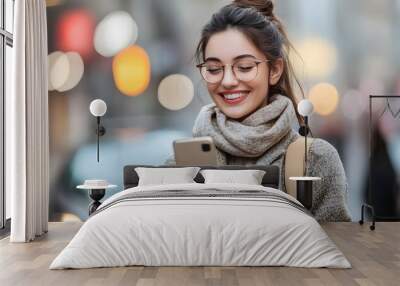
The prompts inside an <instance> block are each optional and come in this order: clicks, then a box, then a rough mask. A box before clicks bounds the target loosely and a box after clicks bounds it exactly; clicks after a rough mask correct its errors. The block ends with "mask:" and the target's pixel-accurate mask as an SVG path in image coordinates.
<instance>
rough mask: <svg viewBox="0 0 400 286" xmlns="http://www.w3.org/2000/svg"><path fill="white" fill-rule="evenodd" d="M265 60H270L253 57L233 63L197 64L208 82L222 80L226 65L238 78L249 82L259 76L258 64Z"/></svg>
mask: <svg viewBox="0 0 400 286" xmlns="http://www.w3.org/2000/svg"><path fill="white" fill-rule="evenodd" d="M263 62H269V60H252V59H241V60H238V61H236V62H234V63H233V64H225V65H223V64H221V63H218V62H205V63H202V64H199V65H197V66H196V67H198V68H199V70H200V74H201V76H202V77H203V78H204V80H205V81H206V82H208V83H213V84H215V83H219V82H221V81H222V79H223V78H224V75H225V67H226V66H230V67H231V70H232V73H233V74H234V76H235V77H236V79H237V80H239V81H243V82H248V81H252V80H253V79H255V78H256V77H257V74H258V65H259V64H261V63H263Z"/></svg>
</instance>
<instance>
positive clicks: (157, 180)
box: [135, 167, 200, 186]
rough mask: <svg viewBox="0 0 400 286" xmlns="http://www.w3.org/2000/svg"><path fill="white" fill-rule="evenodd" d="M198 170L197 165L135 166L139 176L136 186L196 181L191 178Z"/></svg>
mask: <svg viewBox="0 0 400 286" xmlns="http://www.w3.org/2000/svg"><path fill="white" fill-rule="evenodd" d="M199 170H200V168H199V167H184V168H146V167H137V168H135V171H136V173H137V174H138V176H139V183H138V186H149V185H166V184H187V183H196V182H195V181H194V180H193V179H194V178H195V177H196V175H197V173H198V172H199Z"/></svg>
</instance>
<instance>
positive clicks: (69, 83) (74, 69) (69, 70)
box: [48, 51, 84, 92]
mask: <svg viewBox="0 0 400 286" xmlns="http://www.w3.org/2000/svg"><path fill="white" fill-rule="evenodd" d="M48 63H49V70H48V72H49V76H48V79H49V80H48V81H49V90H50V91H51V90H57V91H60V92H63V91H67V90H70V89H72V88H74V87H75V86H76V85H77V84H78V83H79V81H80V80H81V79H82V76H83V72H84V64H83V60H82V58H81V56H80V55H79V54H78V53H76V52H68V53H63V52H60V51H56V52H53V53H51V54H50V55H49V56H48Z"/></svg>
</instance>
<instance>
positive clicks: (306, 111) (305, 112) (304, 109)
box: [297, 99, 314, 116]
mask: <svg viewBox="0 0 400 286" xmlns="http://www.w3.org/2000/svg"><path fill="white" fill-rule="evenodd" d="M297 111H298V112H299V113H300V115H301V116H309V115H311V113H313V111H314V105H313V104H312V102H311V101H310V100H308V99H303V100H301V101H300V102H299V104H297Z"/></svg>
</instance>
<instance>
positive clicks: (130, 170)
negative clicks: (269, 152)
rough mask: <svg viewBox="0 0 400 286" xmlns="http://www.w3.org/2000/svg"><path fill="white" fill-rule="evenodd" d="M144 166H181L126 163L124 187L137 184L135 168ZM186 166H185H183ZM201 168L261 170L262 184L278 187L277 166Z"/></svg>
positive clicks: (200, 181) (205, 167)
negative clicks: (262, 174) (262, 173)
mask: <svg viewBox="0 0 400 286" xmlns="http://www.w3.org/2000/svg"><path fill="white" fill-rule="evenodd" d="M137 167H146V168H179V167H182V166H176V165H160V166H153V165H128V166H125V167H124V189H128V188H133V187H136V186H137V185H138V182H139V176H138V175H137V173H136V171H135V168H137ZM185 167H187V166H185ZM201 169H219V170H248V169H251V170H263V171H265V175H264V177H263V179H262V185H263V186H265V187H271V188H276V189H277V188H278V187H279V168H278V167H277V166H258V165H253V166H237V165H227V166H201ZM194 180H195V181H196V182H197V183H204V178H203V176H202V175H201V174H200V172H199V173H198V174H197V176H196V177H195V178H194Z"/></svg>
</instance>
